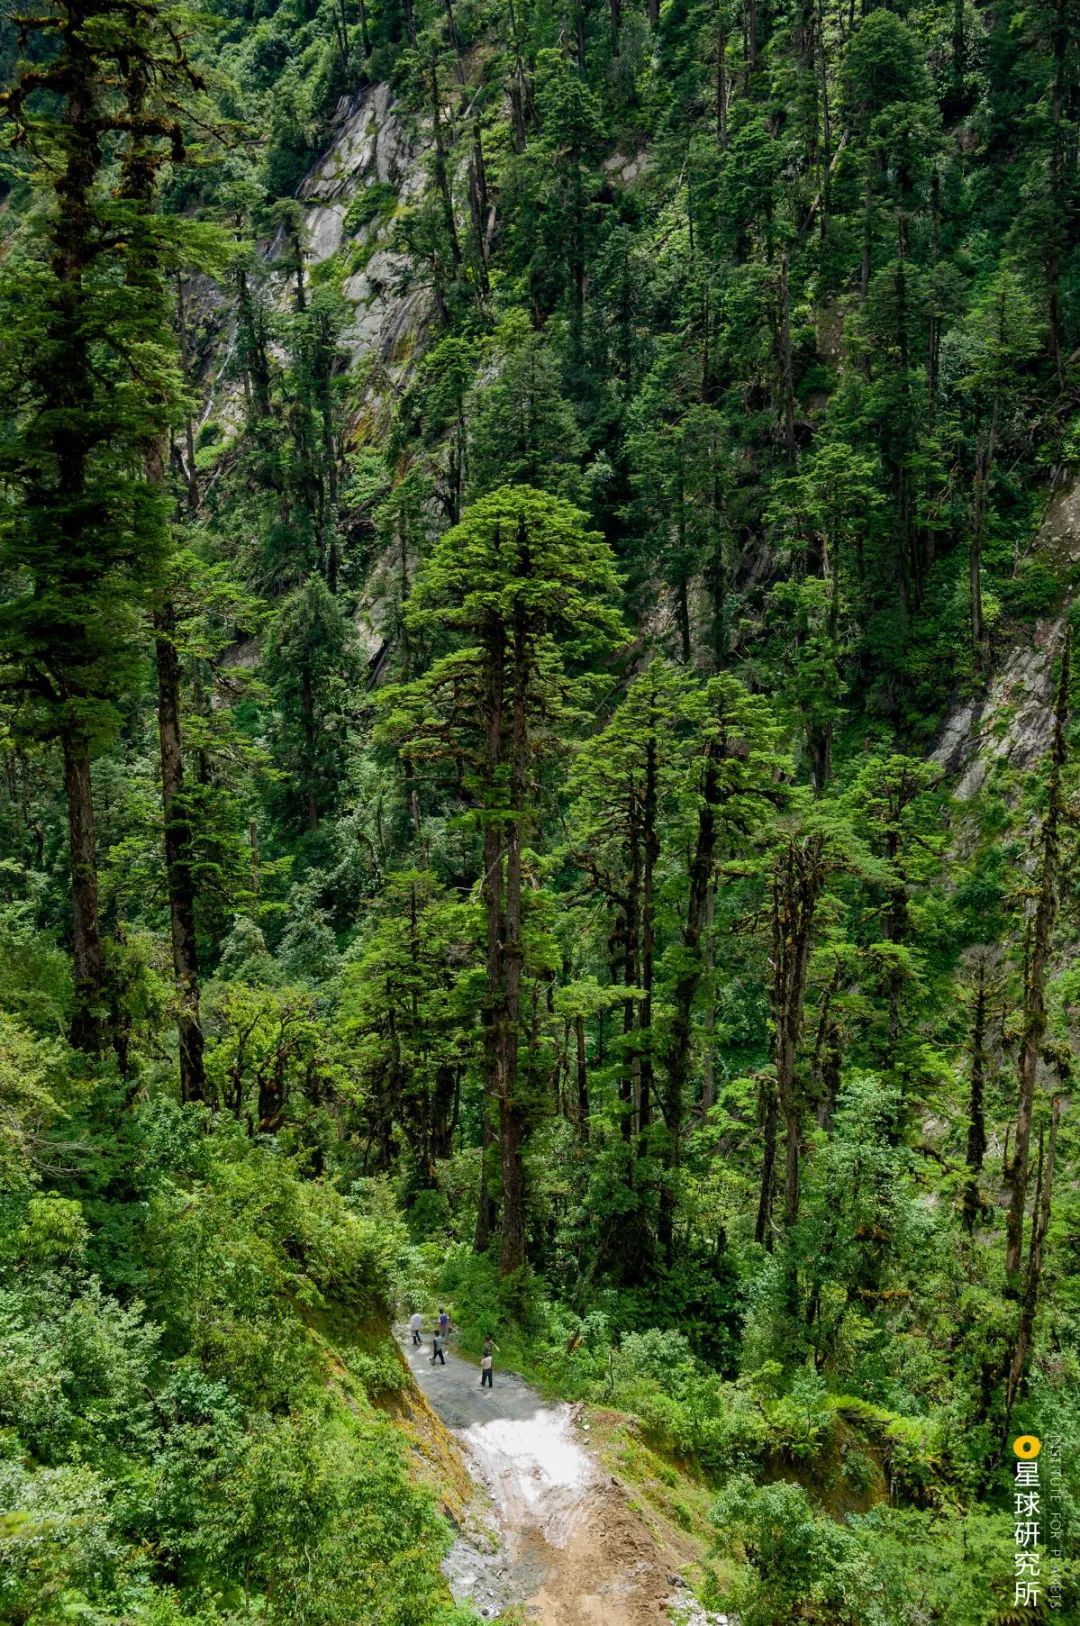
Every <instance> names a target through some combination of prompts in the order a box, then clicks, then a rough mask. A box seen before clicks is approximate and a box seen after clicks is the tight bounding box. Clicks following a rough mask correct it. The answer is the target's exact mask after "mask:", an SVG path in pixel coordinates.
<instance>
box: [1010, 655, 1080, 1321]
mask: <svg viewBox="0 0 1080 1626" xmlns="http://www.w3.org/2000/svg"><path fill="white" fill-rule="evenodd" d="M1070 654H1071V638H1070V632H1069V627H1068V625H1067V624H1066V628H1065V639H1064V643H1063V646H1062V652H1061V674H1060V677H1059V679H1058V687H1057V697H1056V700H1055V704H1054V740H1053V746H1052V749H1051V753H1050V784H1049V790H1048V796H1047V804H1046V812H1045V814H1044V815H1043V821H1042V829H1041V830H1040V832H1039V871H1040V872H1039V878H1038V894H1037V898H1036V904H1035V919H1034V922H1033V925H1032V933H1031V949H1030V953H1029V956H1028V965H1027V975H1026V977H1025V979H1024V1009H1023V1027H1022V1030H1021V1037H1020V1054H1019V1057H1018V1060H1017V1071H1018V1073H1019V1075H1020V1077H1019V1083H1020V1090H1019V1103H1018V1106H1017V1113H1016V1134H1015V1138H1014V1141H1013V1155H1012V1161H1011V1163H1010V1164H1009V1167H1008V1169H1007V1170H1006V1187H1007V1189H1008V1193H1009V1206H1008V1212H1007V1214H1006V1219H1005V1239H1006V1240H1005V1274H1006V1277H1007V1278H1008V1280H1009V1282H1010V1283H1011V1284H1012V1285H1013V1288H1014V1290H1015V1286H1016V1280H1017V1277H1018V1276H1019V1272H1020V1260H1021V1257H1022V1249H1023V1245H1024V1206H1025V1203H1026V1201H1027V1187H1028V1159H1029V1152H1030V1146H1031V1117H1032V1110H1033V1108H1034V1103H1035V1073H1036V1068H1037V1066H1038V1061H1039V1055H1040V1052H1041V1051H1042V1047H1043V1040H1044V1038H1045V1036H1046V1022H1047V1017H1046V968H1047V964H1048V962H1049V959H1050V951H1051V947H1052V939H1053V934H1054V921H1055V919H1056V917H1057V887H1058V862H1059V847H1060V839H1061V837H1060V827H1061V817H1062V812H1063V809H1064V800H1065V798H1064V793H1063V789H1062V773H1063V770H1064V767H1065V759H1066V755H1067V746H1066V741H1065V725H1066V722H1067V720H1068V715H1069V665H1070Z"/></svg>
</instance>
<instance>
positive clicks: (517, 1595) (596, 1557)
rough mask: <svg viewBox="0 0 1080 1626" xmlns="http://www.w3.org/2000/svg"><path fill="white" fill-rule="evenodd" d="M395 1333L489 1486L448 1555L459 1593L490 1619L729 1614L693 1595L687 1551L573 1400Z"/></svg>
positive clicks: (543, 1621) (570, 1622)
mask: <svg viewBox="0 0 1080 1626" xmlns="http://www.w3.org/2000/svg"><path fill="white" fill-rule="evenodd" d="M397 1336H398V1339H399V1341H400V1343H401V1347H402V1351H403V1353H404V1355H405V1359H406V1360H407V1362H408V1364H409V1367H410V1369H411V1370H412V1373H413V1376H414V1377H415V1379H416V1382H417V1385H418V1386H419V1388H420V1389H421V1391H422V1392H423V1394H424V1396H425V1398H426V1399H427V1401H428V1403H429V1405H430V1406H431V1407H432V1409H433V1410H434V1411H435V1412H437V1413H438V1415H439V1417H441V1419H442V1421H443V1422H444V1423H445V1424H446V1425H447V1427H448V1428H450V1429H451V1431H452V1432H453V1434H454V1435H455V1437H456V1438H457V1440H458V1442H459V1444H460V1445H461V1447H462V1450H463V1452H464V1454H465V1458H466V1461H467V1462H468V1465H469V1468H470V1471H471V1472H472V1474H473V1477H474V1479H475V1480H476V1482H477V1484H478V1486H479V1487H480V1488H481V1490H482V1492H483V1493H484V1495H483V1500H482V1502H481V1507H482V1508H483V1509H484V1511H482V1512H481V1513H480V1515H479V1517H478V1518H477V1519H476V1520H475V1521H474V1522H473V1523H472V1524H471V1525H470V1526H469V1527H467V1528H464V1529H462V1530H461V1532H460V1533H459V1537H458V1540H457V1541H456V1542H455V1544H454V1549H453V1551H452V1552H451V1554H450V1556H449V1558H448V1560H447V1563H446V1566H445V1568H446V1573H447V1578H448V1580H449V1582H450V1587H451V1590H452V1592H453V1594H454V1596H455V1598H456V1599H457V1600H458V1601H459V1602H469V1603H471V1604H472V1605H473V1607H474V1608H475V1609H477V1611H478V1612H479V1613H480V1614H482V1615H483V1616H484V1617H485V1618H488V1619H493V1618H494V1617H495V1616H497V1615H498V1614H499V1613H500V1612H501V1611H502V1610H505V1609H508V1608H510V1607H511V1606H513V1605H515V1604H518V1605H523V1606H524V1610H525V1618H526V1619H527V1620H528V1621H529V1622H531V1623H534V1626H601V1623H602V1626H666V1623H668V1622H672V1623H676V1622H678V1623H683V1626H723V1617H722V1616H715V1615H714V1616H711V1617H710V1616H706V1615H705V1614H703V1613H702V1612H701V1611H700V1610H699V1609H698V1608H697V1607H696V1606H695V1605H694V1603H693V1600H692V1598H691V1595H690V1594H689V1592H687V1591H686V1589H685V1588H684V1587H683V1586H682V1585H681V1583H680V1582H679V1579H678V1576H677V1575H676V1573H675V1570H674V1568H673V1565H674V1564H676V1563H677V1562H678V1556H677V1555H673V1554H672V1553H670V1552H665V1551H663V1550H662V1549H661V1547H660V1545H659V1543H658V1541H657V1539H656V1536H655V1535H654V1534H653V1532H652V1531H651V1530H650V1528H649V1527H648V1525H647V1524H646V1523H645V1521H644V1519H643V1517H642V1516H641V1514H640V1513H639V1512H637V1511H636V1510H635V1509H634V1508H633V1507H632V1506H631V1505H630V1503H629V1501H628V1499H627V1496H626V1493H625V1491H624V1490H623V1488H622V1486H621V1485H620V1484H619V1483H618V1481H617V1480H615V1479H613V1478H612V1477H611V1475H610V1474H608V1473H607V1472H606V1471H605V1470H604V1468H603V1467H602V1466H601V1464H600V1463H599V1462H598V1461H597V1459H596V1457H595V1456H594V1455H593V1454H592V1453H591V1452H590V1451H589V1449H588V1447H587V1445H586V1443H585V1442H584V1438H583V1436H582V1435H581V1433H580V1432H579V1430H578V1427H577V1425H576V1421H575V1411H574V1409H573V1408H572V1407H570V1406H568V1405H566V1404H557V1403H556V1404H553V1403H551V1402H548V1401H545V1400H544V1399H543V1398H542V1397H541V1395H540V1394H539V1393H538V1392H537V1391H536V1390H535V1389H533V1388H531V1387H530V1386H529V1384H527V1383H526V1382H525V1381H524V1380H523V1379H522V1378H520V1377H518V1376H516V1374H514V1373H509V1372H503V1371H500V1370H499V1369H498V1366H496V1371H495V1384H494V1387H493V1388H491V1389H482V1388H481V1387H480V1374H479V1371H478V1370H477V1368H476V1366H475V1365H473V1364H472V1363H470V1362H468V1361H465V1360H462V1359H461V1358H460V1357H459V1356H458V1355H456V1354H454V1353H453V1352H450V1353H448V1354H447V1356H446V1365H445V1366H441V1365H438V1364H436V1365H434V1366H433V1365H432V1362H431V1339H430V1336H428V1335H426V1334H425V1336H424V1341H423V1343H422V1345H421V1346H420V1347H419V1348H415V1347H414V1346H413V1344H412V1341H411V1338H410V1336H409V1334H408V1332H407V1331H405V1330H404V1329H402V1328H399V1329H398V1333H397Z"/></svg>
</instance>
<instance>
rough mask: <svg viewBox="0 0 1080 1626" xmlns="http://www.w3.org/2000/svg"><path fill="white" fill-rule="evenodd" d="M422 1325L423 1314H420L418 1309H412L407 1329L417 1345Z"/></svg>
mask: <svg viewBox="0 0 1080 1626" xmlns="http://www.w3.org/2000/svg"><path fill="white" fill-rule="evenodd" d="M423 1325H424V1318H423V1316H422V1315H421V1314H420V1311H419V1310H414V1311H413V1313H412V1315H411V1316H410V1317H409V1331H410V1332H411V1333H412V1341H413V1343H414V1344H416V1345H419V1343H420V1328H421V1327H422V1326H423Z"/></svg>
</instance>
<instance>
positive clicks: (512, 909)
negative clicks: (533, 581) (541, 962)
mask: <svg viewBox="0 0 1080 1626" xmlns="http://www.w3.org/2000/svg"><path fill="white" fill-rule="evenodd" d="M527 570H528V567H527V557H526V555H525V550H523V559H522V572H523V574H526V575H527ZM512 662H513V671H512V681H513V717H512V722H511V736H510V819H509V821H508V822H507V826H506V908H505V914H504V937H503V941H502V945H501V955H500V958H501V961H502V988H503V998H502V1002H501V1010H500V1012H499V1021H498V1023H497V1034H498V1049H497V1057H496V1066H497V1078H498V1100H499V1132H500V1139H501V1142H502V1146H501V1152H502V1158H501V1162H502V1249H501V1252H500V1256H499V1268H500V1270H501V1272H502V1274H503V1275H504V1276H509V1275H512V1274H513V1272H514V1271H517V1270H520V1269H521V1268H522V1267H523V1265H524V1264H525V1163H524V1158H523V1155H522V1151H523V1145H524V1139H525V1125H524V1115H523V1113H522V1109H521V1103H520V1102H519V1100H518V1099H517V1086H518V1037H519V1031H520V1025H521V982H522V969H523V959H524V916H523V910H522V868H521V836H522V828H521V827H522V820H523V817H524V813H525V795H526V775H527V769H528V758H529V730H528V693H529V667H530V660H529V641H528V628H527V625H526V612H525V608H524V606H523V605H522V604H521V603H520V602H519V604H518V606H517V608H516V610H515V615H514V633H513V652H512Z"/></svg>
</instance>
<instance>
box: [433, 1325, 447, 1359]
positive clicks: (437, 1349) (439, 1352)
mask: <svg viewBox="0 0 1080 1626" xmlns="http://www.w3.org/2000/svg"><path fill="white" fill-rule="evenodd" d="M436 1361H438V1362H439V1364H440V1366H445V1365H446V1356H445V1355H444V1354H443V1335H442V1333H441V1332H440V1331H439V1329H438V1328H437V1327H436V1329H435V1331H434V1332H433V1333H432V1335H431V1364H432V1366H434V1365H435V1362H436Z"/></svg>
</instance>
